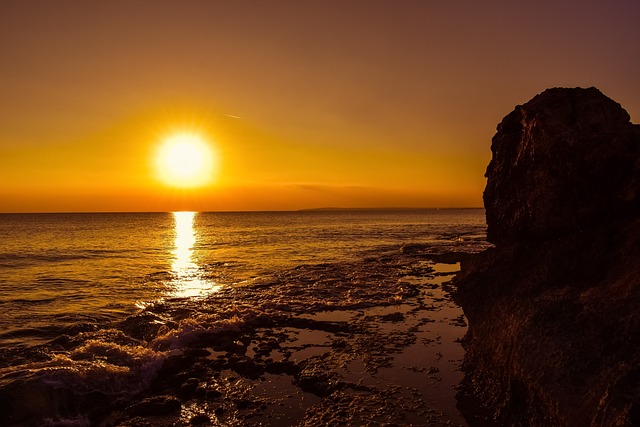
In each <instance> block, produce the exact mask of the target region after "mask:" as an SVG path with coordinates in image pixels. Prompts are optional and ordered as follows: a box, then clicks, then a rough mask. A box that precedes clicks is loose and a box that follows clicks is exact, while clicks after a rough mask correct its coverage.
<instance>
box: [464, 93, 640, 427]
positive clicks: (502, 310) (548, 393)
mask: <svg viewBox="0 0 640 427" xmlns="http://www.w3.org/2000/svg"><path fill="white" fill-rule="evenodd" d="M492 152H493V159H492V160H491V163H490V164H489V167H488V168H487V174H486V176H487V178H488V181H487V187H486V190H485V193H484V201H485V207H486V215H487V225H488V239H489V240H490V241H491V242H492V243H494V244H495V247H494V248H491V249H488V250H487V251H485V252H483V253H481V254H479V255H476V256H473V257H471V258H470V259H468V260H466V261H465V262H463V265H462V273H461V275H460V276H459V277H458V280H457V285H458V293H457V299H458V302H459V303H460V304H461V305H462V307H463V310H464V312H465V314H466V316H467V318H468V321H469V331H468V333H467V336H466V337H465V342H464V344H465V347H466V351H467V352H466V355H465V362H464V369H465V373H466V374H467V383H468V386H469V389H470V390H471V391H472V392H473V393H474V394H475V395H476V396H478V397H480V400H481V401H482V402H483V404H484V406H485V408H486V409H487V411H488V413H489V416H490V417H491V418H493V419H494V421H497V422H498V423H499V424H503V425H540V426H542V425H545V426H546V425H557V426H587V425H593V426H596V425H597V426H611V425H640V345H638V343H639V342H640V310H639V307H640V217H639V215H638V211H639V206H640V195H639V191H640V181H639V177H640V127H639V126H638V125H633V124H631V123H630V121H629V115H628V114H627V113H626V111H625V110H624V109H623V108H622V107H621V106H620V105H619V104H617V103H615V102H614V101H612V100H611V99H609V98H607V97H606V96H604V95H603V94H602V93H600V91H598V90H597V89H595V88H590V89H579V88H576V89H549V90H547V91H545V92H543V93H542V94H540V95H537V96H536V97H534V98H533V99H532V100H531V101H529V102H528V103H526V104H524V105H522V106H518V107H516V109H515V110H514V111H513V112H511V113H510V114H509V115H507V116H506V117H505V118H504V120H503V121H502V122H501V123H500V125H499V126H498V132H497V133H496V135H495V136H494V138H493V143H492ZM471 422H472V423H473V420H472V421H471Z"/></svg>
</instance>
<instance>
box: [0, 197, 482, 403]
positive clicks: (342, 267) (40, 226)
mask: <svg viewBox="0 0 640 427" xmlns="http://www.w3.org/2000/svg"><path fill="white" fill-rule="evenodd" d="M485 228H486V226H485V219H484V210H481V209H461V210H372V211H360V210H357V211H306V212H269V213H266V212H264V213H260V212H254V213H192V212H176V213H100V214H98V213H86V214H2V215H0V393H1V392H3V390H5V392H6V393H8V394H7V396H15V395H16V393H18V391H19V393H23V391H22V390H23V389H28V387H34V386H33V385H29V384H32V382H33V381H36V383H37V384H40V386H42V384H46V385H47V387H49V388H51V387H54V389H56V390H58V389H63V388H64V387H67V389H69V388H70V389H73V390H78V389H84V388H87V389H96V390H102V391H101V393H106V392H105V391H104V389H105V387H106V386H105V384H106V382H108V384H109V385H108V389H109V390H112V391H109V393H114V395H115V394H117V395H121V394H122V393H124V392H125V391H127V390H128V391H131V390H134V389H135V390H143V389H144V388H145V387H146V386H148V383H149V381H150V378H152V376H153V375H155V374H154V373H155V372H157V370H158V366H161V364H162V361H163V360H165V359H166V357H168V354H169V353H167V351H168V350H171V349H179V348H180V346H181V345H184V343H185V342H187V341H189V340H190V339H191V338H190V337H191V336H192V335H193V334H194V331H195V330H199V331H208V332H211V331H213V330H218V329H219V328H226V327H229V325H230V322H231V321H232V323H233V322H235V323H234V325H236V324H238V322H246V321H247V319H255V318H256V316H263V315H265V313H267V312H269V310H274V309H277V310H280V311H282V310H284V311H287V310H288V308H287V304H289V301H294V300H295V304H297V306H296V307H293V306H292V307H293V308H291V309H292V310H297V312H300V307H305V306H308V307H312V306H313V307H318V306H321V305H322V304H325V303H326V301H327V298H328V297H329V298H333V297H334V296H332V295H331V294H327V293H326V292H327V291H329V292H330V290H331V288H330V287H329V288H328V290H327V289H324V290H323V292H325V293H324V294H316V293H315V292H314V291H313V289H311V290H310V289H309V287H308V283H310V281H317V283H326V280H328V279H323V277H327V276H328V275H329V276H330V275H333V276H336V275H340V274H344V275H345V276H350V277H349V280H350V281H352V282H354V283H368V282H370V283H374V284H375V283H378V282H379V281H380V280H381V279H380V277H382V276H381V275H383V274H384V273H383V272H381V271H379V270H380V268H378V269H377V270H376V271H371V272H370V271H369V270H368V268H367V267H366V263H365V264H362V260H366V259H368V258H375V257H379V256H381V254H385V253H390V254H392V253H396V254H397V253H400V252H401V251H400V249H401V248H402V246H403V245H407V244H419V245H421V247H423V248H425V247H426V248H430V249H431V250H433V251H435V252H448V251H454V250H455V251H462V252H478V251H479V250H481V249H483V248H484V247H486V246H487V244H486V242H485V241H484V237H485ZM358 262H360V264H353V265H354V266H355V265H359V267H353V268H352V267H350V266H351V265H352V264H349V263H358ZM309 266H317V267H309ZM314 268H315V269H316V270H314ZM374 270H375V269H374ZM298 271H303V272H304V275H299V274H298V273H296V272H298ZM343 271H344V273H343ZM316 272H317V273H316ZM336 272H339V273H336ZM314 274H317V278H314ZM369 275H371V277H369ZM270 276H273V277H279V279H278V280H279V281H276V282H272V283H281V284H282V286H285V285H286V287H287V290H286V292H283V295H289V296H287V297H286V298H282V297H281V296H273V295H272V296H271V297H270V298H271V299H270V300H269V301H266V300H265V301H259V298H258V297H256V296H255V295H254V294H246V295H247V297H246V298H247V299H246V300H245V301H238V298H244V297H242V295H243V294H241V293H236V294H233V295H236V296H233V295H232V294H231V293H228V294H227V296H226V297H225V298H226V299H225V298H222V297H216V295H222V294H224V290H225V289H230V288H241V287H242V286H244V285H243V284H246V283H250V282H251V283H255V282H256V281H257V280H261V279H264V278H268V277H270ZM331 280H336V279H331ZM338 280H339V279H338ZM323 281H325V282H323ZM358 286H359V285H358ZM265 289H266V288H265ZM358 289H360V288H358ZM358 289H356V290H358ZM380 289H382V288H380ZM380 289H376V290H372V291H371V294H370V295H371V296H368V295H369V294H367V293H366V289H365V290H362V291H359V290H358V292H359V294H358V295H356V294H353V293H352V294H351V295H352V298H355V299H354V301H356V299H357V298H360V300H362V299H367V298H377V295H382V296H381V297H380V298H386V299H388V298H389V296H388V293H385V292H387V291H384V289H382V291H381V290H380ZM265 292H267V290H265ZM336 292H338V291H337V290H336ZM339 292H342V291H339ZM347 294H349V293H348V292H347ZM249 295H251V296H249ZM274 295H275V294H274ZM350 298H351V297H350ZM291 304H293V302H291ZM333 304H334V305H335V303H333ZM357 304H360V303H357ZM357 304H355V305H354V307H356V306H358V305H357ZM231 305H233V307H231ZM159 324H161V325H163V326H162V327H161V328H159V327H158V325H159ZM233 327H236V326H233ZM216 328H218V329H216ZM147 331H151V332H148V333H147ZM132 336H135V337H136V338H135V339H133V338H131V337H132ZM107 361H108V362H109V363H107ZM125 367H126V372H128V373H127V374H126V375H125V374H123V373H122V372H123V371H122V369H125ZM132 372H133V373H132ZM70 376H72V378H71V377H70ZM52 378H53V379H52ZM70 378H71V379H70ZM114 378H118V379H117V381H116V380H114ZM114 381H115V382H116V383H118V384H119V386H118V387H119V388H118V387H115V386H114ZM63 383H64V384H66V385H65V386H64V387H62V386H60V384H63ZM51 384H54V386H52V385H51ZM40 386H39V387H40ZM61 387H62V388H61ZM116 388H117V390H120V391H117V393H116V391H113V390H115V389H116ZM16 390H18V391H16ZM28 390H30V389H28ZM47 390H49V389H47ZM47 393H49V394H48V395H50V393H51V392H50V391H48V392H47ZM65 393H67V394H65V396H66V395H68V394H69V393H68V392H65ZM74 393H75V392H74ZM51 399H53V398H51ZM56 399H58V400H56ZM52 401H55V402H58V403H56V405H59V398H55V399H53V400H52ZM15 404H16V403H15V402H14V403H12V405H14V406H15ZM48 404H49V405H53V404H52V403H51V402H49V403H48ZM24 411H26V412H28V411H31V409H30V408H28V407H25V409H24ZM14 412H16V413H19V412H20V411H19V410H18V409H15V408H14Z"/></svg>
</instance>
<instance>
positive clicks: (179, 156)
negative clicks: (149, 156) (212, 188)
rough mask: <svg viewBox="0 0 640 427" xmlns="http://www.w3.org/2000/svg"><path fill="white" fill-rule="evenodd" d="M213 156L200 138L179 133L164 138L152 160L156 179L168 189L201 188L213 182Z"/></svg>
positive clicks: (214, 163) (207, 145)
mask: <svg viewBox="0 0 640 427" xmlns="http://www.w3.org/2000/svg"><path fill="white" fill-rule="evenodd" d="M216 160H217V159H216V156H215V153H214V151H213V148H212V147H211V145H210V144H209V143H208V142H207V140H206V139H205V138H204V137H202V136H201V135H198V134H195V133H190V132H179V133H174V134H171V135H169V136H167V137H165V138H164V139H163V140H162V142H161V144H160V147H159V148H158V151H157V153H156V157H155V166H156V172H157V175H158V178H159V179H160V180H161V181H162V182H163V183H165V184H166V185H168V186H171V187H180V188H192V187H201V186H204V185H206V184H209V183H211V181H213V178H214V175H215V168H216Z"/></svg>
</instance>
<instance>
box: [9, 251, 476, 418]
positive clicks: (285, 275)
mask: <svg viewBox="0 0 640 427" xmlns="http://www.w3.org/2000/svg"><path fill="white" fill-rule="evenodd" d="M473 245H474V247H476V246H477V247H478V248H481V247H486V244H485V243H484V240H483V241H482V242H477V243H474V244H473ZM432 249H433V248H431V247H430V246H429V245H423V244H412V245H406V246H404V247H403V248H401V250H394V251H390V252H388V253H386V254H382V255H376V256H372V257H370V258H367V259H363V260H359V261H355V262H346V263H334V264H318V265H301V266H299V267H297V268H294V269H290V270H284V271H280V272H277V273H275V274H274V275H273V277H262V278H260V279H259V280H252V281H248V282H246V283H241V284H237V285H236V286H229V287H224V288H222V289H221V290H220V291H219V292H216V293H214V294H212V295H210V296H209V297H207V298H206V299H204V300H190V299H180V300H175V301H165V302H158V303H157V305H156V306H155V307H149V308H148V309H146V310H144V311H142V312H141V313H139V314H138V315H135V316H132V317H129V318H127V319H126V320H124V321H123V322H121V323H120V324H118V325H112V327H111V328H109V329H105V330H99V331H95V332H86V333H82V334H80V335H78V336H69V337H61V338H60V339H58V340H56V342H55V345H56V352H58V353H59V354H61V355H64V357H65V358H66V359H65V360H67V359H68V360H67V366H66V367H53V366H50V365H47V363H49V362H47V361H42V362H38V363H33V364H31V365H28V366H25V368H26V369H30V370H31V372H32V373H31V374H30V375H29V376H28V377H24V378H21V379H18V377H13V379H14V381H13V382H12V383H11V384H10V385H8V386H5V387H2V388H0V424H3V425H24V426H31V425H33V426H36V425H51V426H54V425H57V426H62V425H74V426H83V425H95V426H102V427H108V426H123V427H124V426H129V427H134V426H135V427H142V426H155V427H159V426H190V425H214V426H223V425H224V426H250V425H256V426H258V425H273V426H276V425H277V426H289V425H290V426H294V425H296V426H318V425H354V426H355V425H389V426H392V425H415V426H420V425H430V426H455V425H465V420H464V417H463V415H462V414H461V413H460V412H459V410H458V408H456V393H457V385H458V384H459V383H460V381H461V379H462V377H463V374H462V372H461V370H460V365H461V363H462V357H463V349H462V346H461V345H460V342H459V341H460V339H461V338H462V337H463V335H464V333H465V331H466V321H465V319H464V316H463V315H462V310H461V309H460V307H459V306H457V305H456V304H455V303H454V302H453V301H452V298H451V291H452V288H451V287H450V284H449V283H450V281H451V279H452V278H453V277H454V275H455V274H456V273H457V271H458V269H459V265H460V264H459V262H460V260H461V259H464V258H465V257H466V256H468V254H467V253H456V252H449V253H440V252H438V253H434V252H432ZM311 296H313V298H311ZM88 335H90V336H88ZM154 367H155V369H156V370H155V371H153V372H147V373H145V372H146V371H150V370H151V369H153V368H154ZM26 369H25V370H21V372H25V371H26ZM106 375H108V376H109V377H108V378H107V380H108V381H107V382H100V383H97V382H96V381H97V380H98V379H100V378H105V376H106ZM54 377H55V381H52V379H53V378H54ZM142 377H147V378H149V381H148V382H147V383H145V384H144V387H139V388H140V389H141V390H140V391H139V392H138V391H135V388H136V387H138V386H137V385H136V384H137V382H136V381H138V379H139V378H142ZM5 379H7V378H5ZM118 384H120V385H122V384H124V385H125V386H127V385H128V384H129V386H127V387H128V389H127V387H125V388H122V387H120V386H118V387H120V388H117V387H116V386H117V385H118ZM21 396H23V397H24V396H28V399H26V398H21Z"/></svg>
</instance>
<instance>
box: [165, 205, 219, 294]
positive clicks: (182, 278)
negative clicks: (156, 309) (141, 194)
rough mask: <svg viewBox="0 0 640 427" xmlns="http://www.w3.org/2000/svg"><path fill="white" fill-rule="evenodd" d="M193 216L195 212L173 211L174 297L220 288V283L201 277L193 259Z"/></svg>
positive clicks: (194, 239) (194, 241)
mask: <svg viewBox="0 0 640 427" xmlns="http://www.w3.org/2000/svg"><path fill="white" fill-rule="evenodd" d="M195 217H196V213H195V212H173V218H174V221H175V235H176V237H175V242H174V247H175V248H174V251H173V254H174V258H173V264H172V265H171V269H172V271H173V274H174V276H175V280H174V282H175V289H174V292H173V294H174V296H176V297H196V296H203V295H205V294H207V293H209V292H213V291H216V290H217V289H219V288H220V285H217V284H216V283H215V282H211V281H208V280H205V279H204V278H203V277H202V272H201V270H200V268H199V267H198V264H196V262H195V261H194V255H193V247H194V246H195V243H196V230H195V228H194V227H193V222H194V219H195Z"/></svg>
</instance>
